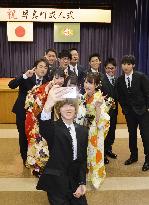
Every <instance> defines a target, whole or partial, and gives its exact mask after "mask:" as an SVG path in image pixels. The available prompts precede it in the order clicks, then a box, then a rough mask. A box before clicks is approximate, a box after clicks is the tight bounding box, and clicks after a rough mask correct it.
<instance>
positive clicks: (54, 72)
mask: <svg viewBox="0 0 149 205" xmlns="http://www.w3.org/2000/svg"><path fill="white" fill-rule="evenodd" d="M51 76H52V78H53V77H54V76H55V77H64V78H65V77H66V76H65V73H64V70H63V69H61V68H55V69H53V70H52V72H51Z"/></svg>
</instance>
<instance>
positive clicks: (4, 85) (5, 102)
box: [0, 78, 18, 124]
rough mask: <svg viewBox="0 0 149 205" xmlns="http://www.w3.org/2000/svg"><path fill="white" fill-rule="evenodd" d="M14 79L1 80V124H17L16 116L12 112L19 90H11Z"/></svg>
mask: <svg viewBox="0 0 149 205" xmlns="http://www.w3.org/2000/svg"><path fill="white" fill-rule="evenodd" d="M11 79H12V78H0V123H6V124H7V123H15V121H16V119H15V114H14V113H12V112H11V110H12V107H13V105H14V103H15V101H16V98H17V95H18V89H14V90H13V89H10V88H9V87H8V83H9V81H10V80H11Z"/></svg>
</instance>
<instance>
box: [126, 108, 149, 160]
mask: <svg viewBox="0 0 149 205" xmlns="http://www.w3.org/2000/svg"><path fill="white" fill-rule="evenodd" d="M125 117H126V121H127V127H128V132H129V149H130V152H131V156H132V157H138V148H137V127H138V125H139V129H140V134H141V137H142V142H143V146H144V154H145V155H148V154H149V112H145V113H144V114H142V115H138V114H136V113H135V112H134V111H133V110H130V111H129V113H128V114H127V115H125Z"/></svg>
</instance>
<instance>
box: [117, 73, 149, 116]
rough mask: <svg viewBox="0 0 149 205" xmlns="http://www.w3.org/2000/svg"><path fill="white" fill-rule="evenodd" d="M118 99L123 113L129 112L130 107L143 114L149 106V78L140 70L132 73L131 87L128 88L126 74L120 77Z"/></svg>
mask: <svg viewBox="0 0 149 205" xmlns="http://www.w3.org/2000/svg"><path fill="white" fill-rule="evenodd" d="M117 90H118V100H119V103H120V105H121V107H122V110H123V113H124V114H128V113H129V111H130V109H133V111H134V112H135V113H136V114H138V115H142V114H143V113H145V112H146V111H147V109H148V108H149V78H148V77H147V76H146V75H145V74H143V73H141V72H138V71H134V73H133V75H132V82H131V89H130V93H128V89H127V86H126V83H125V75H122V76H120V77H119V78H118V81H117Z"/></svg>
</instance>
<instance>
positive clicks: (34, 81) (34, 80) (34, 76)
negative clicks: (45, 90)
mask: <svg viewBox="0 0 149 205" xmlns="http://www.w3.org/2000/svg"><path fill="white" fill-rule="evenodd" d="M31 81H32V83H33V85H36V75H35V74H34V75H33V76H32V77H31Z"/></svg>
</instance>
